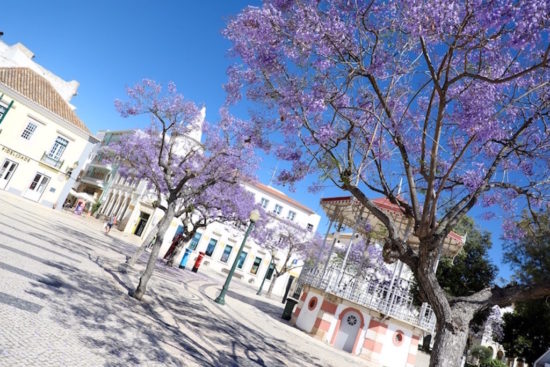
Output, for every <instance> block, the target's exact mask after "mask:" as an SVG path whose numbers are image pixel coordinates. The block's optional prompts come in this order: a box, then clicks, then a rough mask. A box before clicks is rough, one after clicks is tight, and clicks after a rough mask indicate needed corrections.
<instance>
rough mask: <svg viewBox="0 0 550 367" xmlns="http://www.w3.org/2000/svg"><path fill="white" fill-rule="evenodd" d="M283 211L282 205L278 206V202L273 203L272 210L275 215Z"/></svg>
mask: <svg viewBox="0 0 550 367" xmlns="http://www.w3.org/2000/svg"><path fill="white" fill-rule="evenodd" d="M282 211H283V207H282V206H280V205H279V204H275V209H273V212H274V213H275V214H277V215H279V214H281V212H282Z"/></svg>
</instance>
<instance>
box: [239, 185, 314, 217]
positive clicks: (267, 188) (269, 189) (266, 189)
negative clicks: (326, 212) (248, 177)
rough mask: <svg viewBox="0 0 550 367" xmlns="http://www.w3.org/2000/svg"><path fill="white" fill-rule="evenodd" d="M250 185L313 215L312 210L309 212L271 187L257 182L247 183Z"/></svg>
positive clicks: (308, 209)
mask: <svg viewBox="0 0 550 367" xmlns="http://www.w3.org/2000/svg"><path fill="white" fill-rule="evenodd" d="M248 183H249V184H250V185H252V186H254V187H256V188H257V189H260V190H262V191H263V192H265V193H267V194H269V195H272V196H274V197H276V198H278V199H281V200H282V201H285V202H287V203H288V204H290V205H293V206H295V207H297V208H299V209H301V210H303V211H305V212H307V213H309V214H315V212H314V211H313V210H311V209H310V208H308V207H307V206H305V205H303V204H300V203H299V202H297V201H296V200H294V199H292V198H290V197H288V196H286V195H285V194H283V193H282V192H280V191H278V190H275V189H274V188H272V187H271V186H267V185H264V184H261V183H259V182H253V181H249V182H248Z"/></svg>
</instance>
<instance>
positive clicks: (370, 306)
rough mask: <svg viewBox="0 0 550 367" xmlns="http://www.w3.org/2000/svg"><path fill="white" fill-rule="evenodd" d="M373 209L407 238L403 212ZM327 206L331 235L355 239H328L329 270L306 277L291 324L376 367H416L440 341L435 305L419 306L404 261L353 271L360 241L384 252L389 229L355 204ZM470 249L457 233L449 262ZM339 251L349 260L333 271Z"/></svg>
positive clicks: (329, 202)
mask: <svg viewBox="0 0 550 367" xmlns="http://www.w3.org/2000/svg"><path fill="white" fill-rule="evenodd" d="M373 203H374V205H376V206H377V208H378V209H379V210H381V211H383V212H384V213H385V214H386V215H388V217H389V218H391V220H392V221H393V224H394V226H395V228H396V231H399V232H402V233H404V232H405V231H406V223H405V219H404V218H403V215H402V214H401V211H400V209H399V207H397V206H396V205H394V204H392V203H390V202H389V201H388V200H387V199H385V198H380V199H375V200H373ZM321 206H322V208H323V210H324V211H325V213H326V214H327V217H328V218H329V219H330V221H331V225H329V231H330V227H331V226H332V224H336V225H337V228H338V229H340V228H342V227H344V228H346V229H348V230H351V231H352V232H351V234H350V233H343V234H337V235H333V236H331V237H329V236H327V238H326V240H325V245H327V244H329V246H327V247H326V248H325V251H327V253H328V256H326V260H325V263H324V264H321V263H317V264H316V266H314V267H313V268H312V269H309V270H308V271H307V272H306V273H304V275H303V277H302V283H303V289H302V293H301V296H300V298H299V300H297V305H296V308H295V310H294V313H293V315H292V319H291V322H292V323H293V324H294V325H296V327H298V328H299V329H301V330H303V331H305V332H306V333H308V334H311V335H312V336H313V337H315V338H317V339H320V340H322V341H324V342H325V343H327V344H328V345H331V346H333V347H334V348H337V349H341V350H344V351H346V352H349V353H351V354H353V355H357V356H359V357H361V358H363V359H365V360H367V361H368V362H370V363H372V364H373V365H376V366H392V367H413V366H415V364H416V355H417V351H418V345H419V343H420V340H421V339H422V338H423V337H424V336H426V335H430V334H433V332H434V329H435V321H436V320H435V315H434V313H433V311H432V310H431V308H430V307H429V305H427V304H426V303H424V304H422V305H421V306H420V307H419V306H417V305H416V304H415V302H414V299H413V295H412V293H411V289H412V286H413V279H412V272H411V271H410V269H409V268H408V267H407V266H406V265H405V264H404V263H402V262H401V261H396V262H395V263H394V264H392V265H386V264H384V263H382V262H381V260H380V262H381V263H380V264H379V266H377V267H373V268H371V269H369V271H365V272H362V273H359V272H358V270H361V269H362V266H359V267H358V268H355V269H354V268H353V267H352V268H351V269H349V268H347V267H346V261H347V259H349V255H350V250H351V248H352V244H353V242H354V241H358V240H361V239H363V240H367V239H369V242H370V243H371V244H370V245H369V246H379V248H380V247H381V245H380V242H382V241H383V238H381V237H380V236H383V233H384V232H383V231H381V230H380V228H381V225H382V224H381V223H380V222H379V221H378V219H377V218H376V217H374V216H372V215H370V214H369V211H368V210H366V208H365V207H364V206H363V205H362V204H361V203H360V202H359V201H357V200H356V199H354V198H353V197H335V198H324V199H322V200H321ZM327 235H328V232H327ZM338 241H339V242H340V243H338ZM464 241H465V238H464V237H462V236H460V235H458V234H456V233H454V232H451V234H450V235H449V236H448V237H447V238H446V240H445V243H444V246H443V249H442V254H443V256H451V257H452V256H454V255H455V254H456V252H458V251H459V250H460V249H461V248H462V246H463V244H464ZM409 243H410V244H411V246H412V247H413V250H414V249H415V246H417V245H418V239H416V238H414V237H409ZM338 247H339V248H340V250H343V252H341V253H344V255H343V259H342V260H338V261H337V263H336V264H334V261H333V260H334V255H333V254H334V252H335V249H336V248H338ZM365 256H366V255H365ZM338 262H340V263H338Z"/></svg>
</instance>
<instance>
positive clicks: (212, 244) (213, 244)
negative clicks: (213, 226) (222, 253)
mask: <svg viewBox="0 0 550 367" xmlns="http://www.w3.org/2000/svg"><path fill="white" fill-rule="evenodd" d="M217 243H218V240H215V239H213V238H212V239H211V240H210V242H209V243H208V247H207V248H206V251H205V254H206V256H212V254H213V253H214V249H215V248H216V244H217Z"/></svg>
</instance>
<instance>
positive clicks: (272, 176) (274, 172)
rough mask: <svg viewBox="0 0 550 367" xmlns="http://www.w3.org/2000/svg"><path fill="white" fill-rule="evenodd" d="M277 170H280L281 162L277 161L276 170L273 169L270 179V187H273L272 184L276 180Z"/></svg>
mask: <svg viewBox="0 0 550 367" xmlns="http://www.w3.org/2000/svg"><path fill="white" fill-rule="evenodd" d="M277 168H279V161H277V163H276V164H275V168H273V173H272V174H271V178H270V179H269V184H268V186H271V183H272V182H273V180H274V179H275V175H276V174H277Z"/></svg>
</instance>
